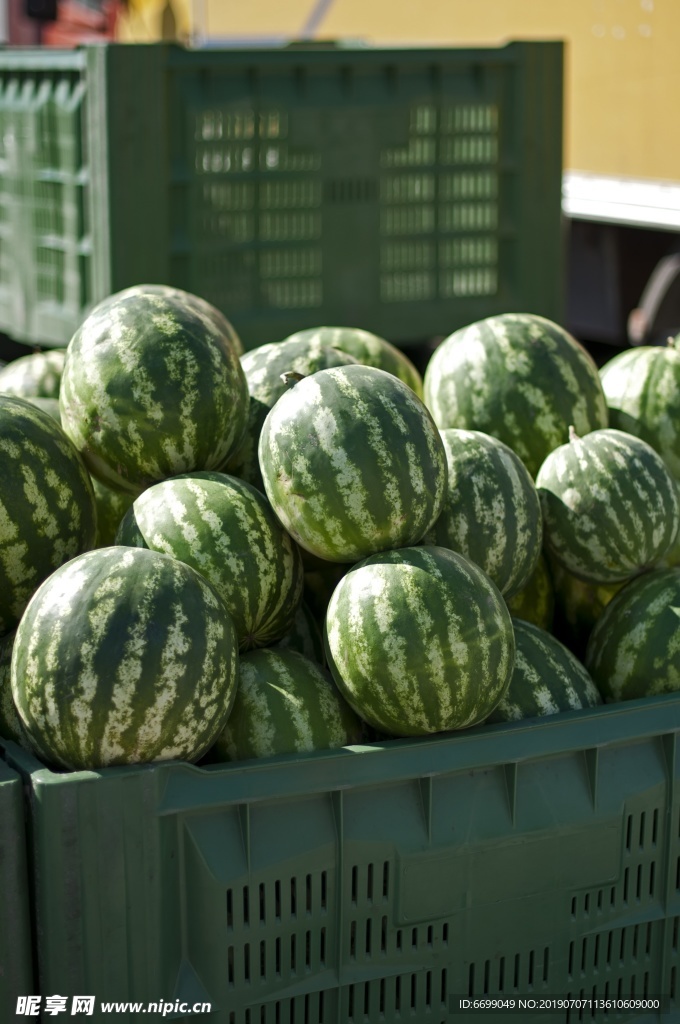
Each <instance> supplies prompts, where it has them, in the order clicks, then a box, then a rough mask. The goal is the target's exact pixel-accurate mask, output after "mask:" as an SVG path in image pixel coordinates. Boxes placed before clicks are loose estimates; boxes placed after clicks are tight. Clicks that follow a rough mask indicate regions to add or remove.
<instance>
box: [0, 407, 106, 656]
mask: <svg viewBox="0 0 680 1024" xmlns="http://www.w3.org/2000/svg"><path fill="white" fill-rule="evenodd" d="M95 528H96V513H95V502H94V494H93V492H92V484H91V483H90V477H89V476H88V473H87V470H86V469H85V466H84V464H83V461H82V459H81V458H80V456H79V454H78V452H77V451H76V449H75V448H74V446H73V444H72V443H71V441H70V440H69V439H68V437H66V435H65V434H64V432H63V430H62V429H61V428H60V427H59V426H57V424H56V423H55V422H54V420H53V419H52V417H51V416H48V414H47V413H45V412H43V411H42V410H41V409H37V408H36V407H35V406H34V405H33V404H32V403H31V402H30V401H28V400H26V399H24V398H17V397H15V396H13V395H0V577H1V578H2V586H1V587H0V636H2V635H3V634H4V633H9V632H10V631H11V630H12V629H14V627H15V626H16V625H17V623H18V622H19V619H20V618H21V615H22V613H23V611H24V608H25V607H26V605H27V604H28V600H29V598H30V597H31V595H32V593H33V592H34V591H35V590H36V589H37V587H38V586H39V585H40V583H42V581H43V580H44V579H45V578H46V577H47V576H49V575H50V573H51V572H53V571H54V570H55V569H57V568H58V567H59V566H60V565H61V564H62V563H63V562H66V561H68V559H70V558H74V557H75V556H76V555H78V554H80V553H81V552H83V551H86V550H87V549H89V548H91V547H92V545H93V544H94V538H95Z"/></svg>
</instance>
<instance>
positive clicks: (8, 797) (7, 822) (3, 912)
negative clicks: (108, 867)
mask: <svg viewBox="0 0 680 1024" xmlns="http://www.w3.org/2000/svg"><path fill="white" fill-rule="evenodd" d="M17 749H18V748H17ZM0 753H1V751H0ZM34 991H35V989H34V978H33V949H32V945H31V918H30V909H29V888H28V869H27V863H26V822H25V818H24V800H23V786H22V782H21V779H20V777H19V776H18V775H17V773H16V772H15V771H12V769H11V768H9V767H8V766H7V764H5V762H4V761H3V760H1V759H0V1021H3V1024H4V1022H5V1021H7V1022H9V1021H13V1020H14V1019H15V1011H16V1008H17V999H18V998H19V997H20V996H28V995H32V994H33V993H34Z"/></svg>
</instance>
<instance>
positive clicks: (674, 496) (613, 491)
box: [536, 429, 680, 584]
mask: <svg viewBox="0 0 680 1024" xmlns="http://www.w3.org/2000/svg"><path fill="white" fill-rule="evenodd" d="M536 486H537V488H538V493H539V497H540V499H541V506H542V508H543V525H544V536H545V543H546V547H547V548H548V550H549V551H550V553H551V554H552V555H553V556H554V558H555V559H556V560H557V561H558V562H561V563H562V565H564V567H565V568H566V569H567V570H568V571H569V572H571V573H573V575H574V576H578V577H579V579H583V580H586V581H587V582H590V583H607V584H609V583H617V582H621V581H623V580H627V579H630V578H631V577H632V576H634V575H636V574H637V573H639V572H642V571H643V570H644V569H648V568H650V567H651V566H653V565H654V564H655V562H658V561H659V559H660V558H662V557H663V556H664V555H665V554H666V552H667V551H668V550H669V548H670V547H671V545H672V543H673V541H674V540H675V536H676V534H677V532H678V526H679V524H680V501H679V499H678V490H677V486H676V483H675V481H674V479H673V477H672V476H671V474H670V473H669V471H668V469H667V468H666V466H665V465H664V463H663V461H662V459H661V457H660V456H659V455H657V453H656V452H655V451H654V449H653V448H652V447H651V445H648V444H647V442H646V441H642V440H640V439H639V438H637V437H633V435H632V434H626V433H624V432H623V431H621V430H613V429H607V430H596V431H593V432H592V433H590V434H587V435H586V437H583V438H579V437H577V436H576V434H574V433H573V432H572V435H571V439H570V441H569V443H568V444H565V445H561V446H560V447H559V448H557V449H555V451H553V452H551V453H550V454H549V455H548V457H547V458H546V460H545V462H544V463H543V465H542V466H541V469H540V471H539V473H538V476H537V477H536Z"/></svg>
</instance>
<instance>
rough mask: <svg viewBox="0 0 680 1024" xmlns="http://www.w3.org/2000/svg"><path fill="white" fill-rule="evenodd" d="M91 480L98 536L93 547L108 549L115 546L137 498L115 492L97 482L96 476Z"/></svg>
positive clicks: (122, 492) (132, 495) (123, 492)
mask: <svg viewBox="0 0 680 1024" xmlns="http://www.w3.org/2000/svg"><path fill="white" fill-rule="evenodd" d="M91 479H92V489H93V490H94V500H95V505H96V506H97V534H96V536H95V539H94V544H93V545H92V546H93V547H95V548H106V547H109V546H110V545H111V544H115V542H116V533H117V531H118V527H119V526H120V523H121V520H122V518H123V516H124V515H125V513H126V512H127V510H128V509H129V508H130V505H131V504H132V502H133V501H134V500H135V496H134V494H126V492H125V491H114V490H113V488H112V487H107V486H106V485H105V484H103V483H102V482H101V481H100V480H97V478H96V476H93V477H92V478H91Z"/></svg>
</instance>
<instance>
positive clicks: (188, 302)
mask: <svg viewBox="0 0 680 1024" xmlns="http://www.w3.org/2000/svg"><path fill="white" fill-rule="evenodd" d="M139 289H143V290H144V292H145V293H146V294H147V295H160V296H162V297H163V298H169V299H173V300H176V301H177V302H180V303H181V304H182V305H185V306H188V307H189V309H193V310H194V312H196V313H198V314H199V316H201V317H206V318H207V319H208V320H210V321H212V323H213V324H214V325H215V327H216V328H217V330H218V331H219V332H220V333H221V334H223V335H224V337H225V338H227V339H228V341H229V344H230V345H231V347H232V348H233V349H234V351H235V352H236V353H237V354H238V355H239V356H240V355H242V354H243V343H242V341H241V339H240V337H239V336H238V334H237V333H236V329H235V327H234V325H233V324H232V322H231V321H230V320H227V318H226V316H225V315H224V313H223V312H222V310H220V309H218V308H217V306H213V304H212V303H211V302H208V301H207V299H204V298H203V297H202V296H201V295H194V294H193V292H186V291H184V290H183V289H182V288H175V287H174V286H173V285H169V284H144V285H135V286H134V287H133V288H126V289H125V291H123V292H119V293H118V294H121V295H124V294H126V293H127V292H136V291H139ZM107 302H109V299H108V298H107V299H104V300H103V303H107ZM103 303H100V304H99V305H102V304H103ZM97 308H99V306H97Z"/></svg>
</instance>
